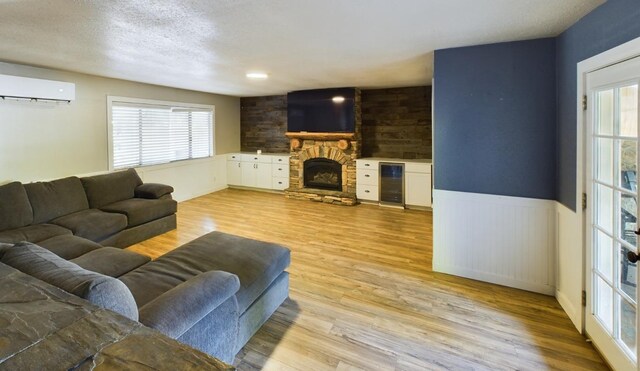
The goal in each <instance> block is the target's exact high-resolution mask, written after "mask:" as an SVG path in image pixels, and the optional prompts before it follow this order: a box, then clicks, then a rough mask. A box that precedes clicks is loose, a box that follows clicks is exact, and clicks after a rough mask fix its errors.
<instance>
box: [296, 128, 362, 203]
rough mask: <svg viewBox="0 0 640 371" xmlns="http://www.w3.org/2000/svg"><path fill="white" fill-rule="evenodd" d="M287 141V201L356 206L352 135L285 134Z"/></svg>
mask: <svg viewBox="0 0 640 371" xmlns="http://www.w3.org/2000/svg"><path fill="white" fill-rule="evenodd" d="M287 136H288V137H289V138H290V139H291V157H290V160H289V176H290V179H289V188H287V189H286V190H285V196H286V197H287V198H293V199H299V200H311V201H319V202H324V203H330V204H339V205H348V206H351V205H355V204H356V158H358V157H359V148H358V141H357V140H355V134H354V133H287Z"/></svg>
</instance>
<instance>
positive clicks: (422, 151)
mask: <svg viewBox="0 0 640 371" xmlns="http://www.w3.org/2000/svg"><path fill="white" fill-rule="evenodd" d="M240 105H241V107H242V110H241V113H240V128H241V139H240V147H241V150H242V151H248V152H253V151H256V150H258V149H261V150H262V151H263V152H289V139H288V138H287V137H286V136H285V133H286V132H287V96H286V95H275V96H267V97H247V98H241V99H240ZM361 133H362V145H361V149H362V153H361V156H362V157H391V158H405V159H411V158H431V143H432V139H431V87H430V86H418V87H407V88H390V89H374V90H362V131H361Z"/></svg>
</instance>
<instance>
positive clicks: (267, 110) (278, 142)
mask: <svg viewBox="0 0 640 371" xmlns="http://www.w3.org/2000/svg"><path fill="white" fill-rule="evenodd" d="M240 107H241V108H240V149H241V150H242V151H247V152H254V151H256V150H258V149H260V150H262V152H283V153H285V152H286V153H288V152H289V138H287V137H285V135H284V134H285V133H286V132H287V96H286V95H272V96H268V97H248V98H240Z"/></svg>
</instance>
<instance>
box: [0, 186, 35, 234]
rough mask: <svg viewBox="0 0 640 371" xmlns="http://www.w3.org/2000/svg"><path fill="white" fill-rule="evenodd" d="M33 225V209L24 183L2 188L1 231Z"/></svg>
mask: <svg viewBox="0 0 640 371" xmlns="http://www.w3.org/2000/svg"><path fill="white" fill-rule="evenodd" d="M31 223H33V209H32V208H31V204H30V203H29V198H28V197H27V192H26V191H25V190H24V187H23V186H22V183H20V182H11V183H8V184H5V185H2V186H0V231H4V230H6V229H14V228H20V227H24V226H27V225H29V224H31Z"/></svg>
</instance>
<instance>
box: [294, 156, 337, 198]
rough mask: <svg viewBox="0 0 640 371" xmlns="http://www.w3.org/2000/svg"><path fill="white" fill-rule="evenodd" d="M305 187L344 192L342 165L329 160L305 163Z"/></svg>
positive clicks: (315, 159) (314, 159) (318, 159)
mask: <svg viewBox="0 0 640 371" xmlns="http://www.w3.org/2000/svg"><path fill="white" fill-rule="evenodd" d="M303 171H304V187H305V188H316V189H327V190H332V191H342V165H340V163H339V162H337V161H333V160H329V159H327V158H312V159H308V160H307V161H305V162H304V170H303Z"/></svg>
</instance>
